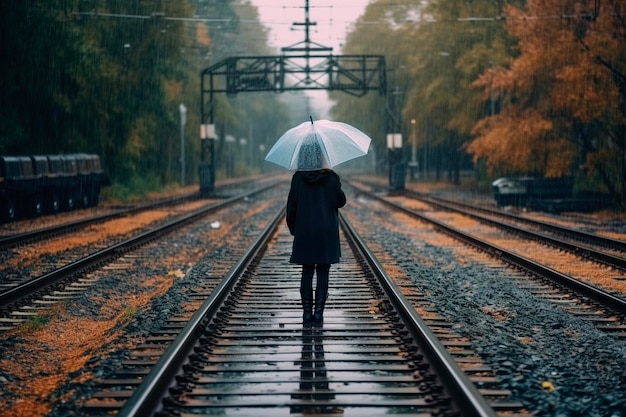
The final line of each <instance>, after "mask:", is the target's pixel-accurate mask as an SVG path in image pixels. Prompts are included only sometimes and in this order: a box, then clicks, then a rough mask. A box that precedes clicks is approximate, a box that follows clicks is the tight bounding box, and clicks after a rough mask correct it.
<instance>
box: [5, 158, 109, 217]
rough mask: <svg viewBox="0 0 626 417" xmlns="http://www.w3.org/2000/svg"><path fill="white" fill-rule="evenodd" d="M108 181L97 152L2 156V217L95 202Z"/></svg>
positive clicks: (83, 206)
mask: <svg viewBox="0 0 626 417" xmlns="http://www.w3.org/2000/svg"><path fill="white" fill-rule="evenodd" d="M108 183H109V181H108V177H107V176H106V174H105V173H104V171H103V169H102V164H101V161H100V157H99V156H98V155H94V154H86V153H76V154H64V155H29V156H0V221H2V222H9V221H12V220H15V219H17V218H23V217H36V216H39V215H41V214H43V213H50V214H54V213H57V212H58V211H61V210H74V209H77V208H85V207H90V206H96V205H97V204H98V202H99V199H100V190H101V188H102V187H103V186H105V185H108Z"/></svg>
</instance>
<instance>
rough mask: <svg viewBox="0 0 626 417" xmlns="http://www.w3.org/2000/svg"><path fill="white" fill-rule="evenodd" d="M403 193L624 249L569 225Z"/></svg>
mask: <svg viewBox="0 0 626 417" xmlns="http://www.w3.org/2000/svg"><path fill="white" fill-rule="evenodd" d="M404 194H405V195H407V196H409V197H413V198H417V199H420V200H425V201H427V202H428V203H429V204H433V205H437V206H439V207H442V208H446V209H449V210H455V211H458V209H457V208H455V206H456V207H462V208H463V209H464V210H466V211H464V213H465V214H469V215H471V216H476V218H478V219H485V218H484V217H482V216H479V215H477V214H472V213H468V212H467V211H474V212H479V213H486V214H489V215H492V216H497V217H504V218H507V219H513V220H515V221H517V222H520V223H524V224H527V225H530V226H534V227H538V228H541V229H546V230H548V231H551V232H553V233H556V234H561V235H564V236H569V237H572V238H573V239H578V240H584V241H587V242H590V243H592V244H594V245H598V246H602V247H605V248H611V249H618V250H621V251H626V242H623V241H620V240H615V239H611V238H608V237H604V236H599V235H595V234H592V233H587V232H583V231H581V230H576V229H572V228H569V227H564V226H559V225H558V224H551V223H547V222H542V221H539V220H533V219H529V218H526V217H523V216H518V215H515V214H512V213H503V212H502V211H500V210H493V209H489V208H486V207H476V206H473V205H470V204H466V203H463V202H458V201H449V200H445V199H442V198H439V197H433V196H427V195H424V194H422V193H418V192H416V191H405V193H404ZM485 220H487V221H493V220H488V219H485ZM496 223H497V224H502V223H499V222H496ZM510 227H513V226H510ZM517 229H519V228H517ZM519 230H522V231H523V229H519ZM542 236H543V235H542ZM546 238H548V239H552V238H549V237H547V236H546ZM558 241H559V242H560V240H558ZM584 250H588V249H587V248H584ZM590 250H593V249H590ZM594 252H597V253H601V252H598V251H594ZM618 259H621V261H622V262H621V263H622V264H624V263H626V261H625V260H624V259H623V258H618Z"/></svg>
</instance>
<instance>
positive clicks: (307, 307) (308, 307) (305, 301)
mask: <svg viewBox="0 0 626 417" xmlns="http://www.w3.org/2000/svg"><path fill="white" fill-rule="evenodd" d="M300 295H301V297H302V310H303V311H304V313H303V314H302V321H303V322H304V323H309V322H310V321H311V319H312V318H313V289H312V288H311V287H309V288H300Z"/></svg>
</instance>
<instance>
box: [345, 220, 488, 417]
mask: <svg viewBox="0 0 626 417" xmlns="http://www.w3.org/2000/svg"><path fill="white" fill-rule="evenodd" d="M340 223H341V226H342V227H343V229H344V232H345V233H346V234H347V235H348V236H349V237H350V240H351V241H352V242H353V243H354V246H355V250H356V251H357V252H358V253H359V254H360V255H361V256H362V257H363V258H364V259H365V260H366V262H367V264H368V265H369V266H370V268H371V270H372V272H373V273H374V274H375V275H376V277H377V278H378V280H379V282H380V284H381V285H382V287H383V289H384V290H385V293H386V294H387V296H388V297H389V301H390V302H391V303H392V305H393V306H394V308H395V309H396V311H397V312H398V314H399V315H400V316H401V318H402V320H403V321H404V323H405V325H406V326H407V329H408V330H409V332H410V333H411V334H412V336H413V337H414V338H415V339H416V340H418V341H419V342H420V343H419V346H420V348H421V349H423V350H424V353H425V355H426V357H427V358H428V359H429V361H430V363H431V364H432V365H433V367H434V368H435V369H436V370H437V374H438V375H439V376H440V377H441V378H442V380H443V383H444V386H445V387H446V389H448V390H449V392H450V393H451V398H454V401H455V402H456V403H457V404H458V405H459V410H458V411H459V412H460V413H461V415H463V416H467V417H470V416H471V417H473V416H481V417H495V416H496V415H497V414H496V413H495V411H494V410H493V408H491V406H489V404H488V403H487V401H486V400H485V398H484V397H483V396H482V395H481V394H480V392H479V391H478V389H477V388H476V386H475V385H474V384H473V383H472V382H471V381H470V380H469V378H468V377H467V376H466V375H465V373H464V372H463V371H462V370H461V369H460V368H459V366H458V365H457V364H456V362H455V361H454V358H452V356H450V354H449V353H448V352H447V350H446V348H445V347H444V345H443V344H442V343H441V341H440V340H439V339H438V338H437V336H436V335H435V334H434V333H433V332H432V330H430V328H429V327H428V325H427V324H426V323H425V322H424V320H423V319H422V318H421V317H420V316H419V314H418V313H417V311H416V310H415V308H414V307H413V306H412V304H411V302H410V301H409V300H407V298H406V297H405V296H404V295H403V294H402V292H401V291H400V289H399V288H398V287H397V285H396V284H395V283H394V282H393V280H392V279H391V278H390V277H389V275H388V274H387V272H386V271H385V269H384V267H383V266H382V265H381V264H380V262H379V261H378V260H377V258H376V257H375V255H374V254H373V253H372V252H371V251H370V250H369V249H368V247H367V245H366V244H365V242H363V239H361V237H360V236H359V235H358V233H357V232H356V231H355V229H354V227H353V226H352V225H351V224H350V222H349V220H348V219H347V218H346V217H345V216H344V215H343V214H342V215H341V216H340Z"/></svg>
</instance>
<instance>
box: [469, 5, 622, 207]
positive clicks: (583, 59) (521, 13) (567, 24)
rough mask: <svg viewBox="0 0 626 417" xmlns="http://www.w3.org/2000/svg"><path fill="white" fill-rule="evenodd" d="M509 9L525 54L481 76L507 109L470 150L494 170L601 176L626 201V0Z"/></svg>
mask: <svg viewBox="0 0 626 417" xmlns="http://www.w3.org/2000/svg"><path fill="white" fill-rule="evenodd" d="M504 13H505V15H506V22H507V23H506V28H507V30H508V32H509V33H510V34H511V35H512V36H514V37H515V38H517V39H518V41H519V42H518V45H517V51H516V52H517V55H516V56H514V57H512V58H511V59H510V60H509V62H507V63H506V64H505V65H503V66H501V67H497V68H489V69H488V70H487V71H485V72H483V73H482V75H481V76H480V77H478V79H477V80H476V81H475V82H474V86H475V87H478V88H480V89H482V91H483V92H484V96H483V98H484V99H485V100H488V99H489V98H490V97H492V96H494V95H495V96H497V97H498V100H499V101H500V102H501V104H502V111H501V112H499V113H498V114H495V115H493V116H489V117H487V118H484V119H482V120H480V121H479V122H478V123H477V124H476V126H475V127H474V131H473V132H474V134H475V135H476V137H475V139H474V140H473V141H471V142H470V143H469V144H468V145H467V147H466V149H467V150H468V151H469V152H470V153H471V154H472V155H473V158H474V161H476V162H478V161H482V162H484V163H485V164H486V166H487V168H488V170H489V171H490V172H492V173H497V174H512V173H521V174H530V175H539V176H546V177H560V176H565V175H575V176H578V177H579V178H580V177H582V176H585V177H586V178H592V179H594V178H595V179H597V181H598V183H600V184H602V185H603V186H604V187H605V188H606V189H607V190H609V191H610V192H611V193H612V194H613V196H614V197H616V199H617V200H619V201H621V202H624V181H625V176H624V174H625V173H626V171H625V170H624V165H625V160H624V156H625V155H624V151H625V148H624V147H625V144H626V137H625V126H626V113H625V111H626V78H625V77H626V62H625V58H626V48H624V44H625V41H626V26H625V25H626V23H625V22H626V17H625V14H624V13H626V2H624V1H623V0H622V1H602V0H596V1H591V0H589V1H563V0H531V1H528V2H527V5H526V8H525V9H522V8H518V7H513V6H508V7H506V8H505V9H504Z"/></svg>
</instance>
